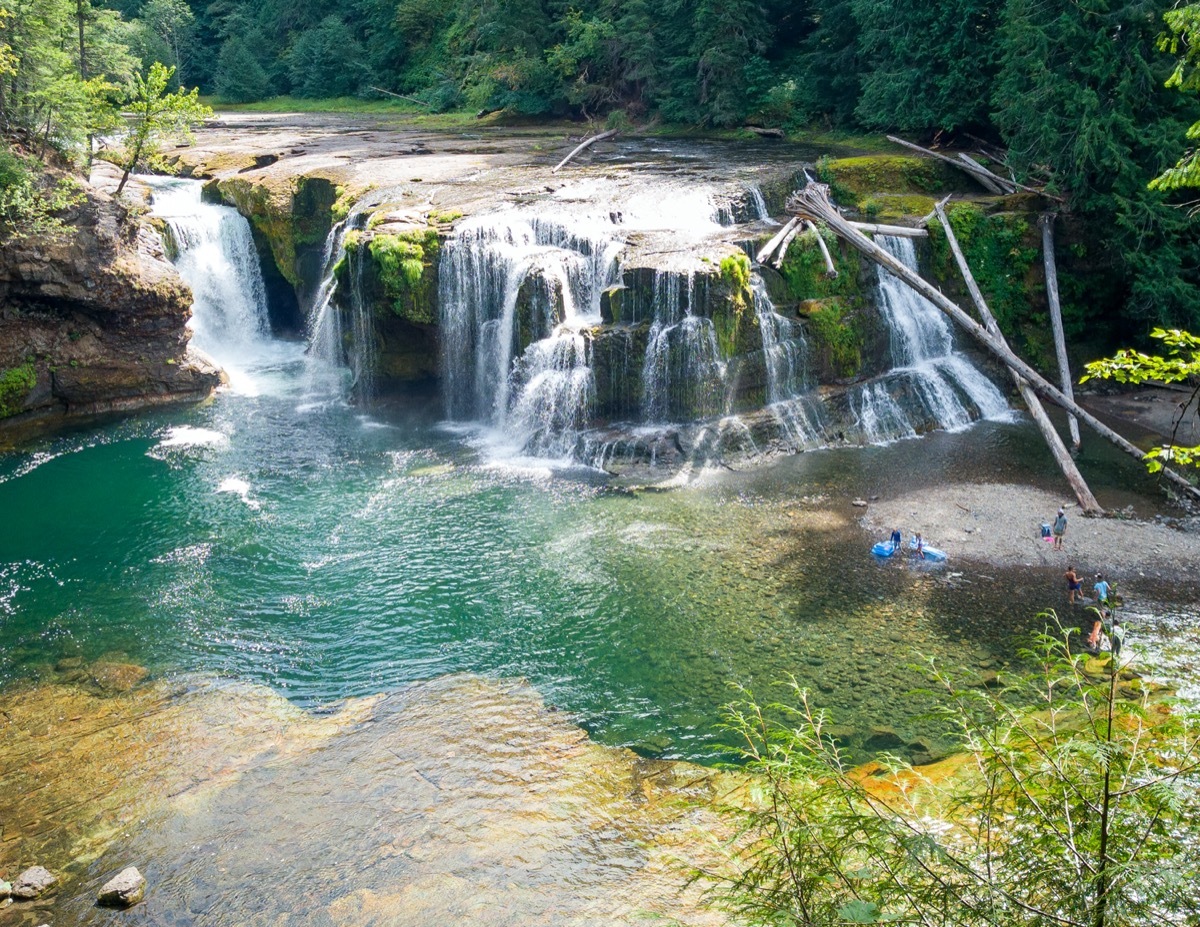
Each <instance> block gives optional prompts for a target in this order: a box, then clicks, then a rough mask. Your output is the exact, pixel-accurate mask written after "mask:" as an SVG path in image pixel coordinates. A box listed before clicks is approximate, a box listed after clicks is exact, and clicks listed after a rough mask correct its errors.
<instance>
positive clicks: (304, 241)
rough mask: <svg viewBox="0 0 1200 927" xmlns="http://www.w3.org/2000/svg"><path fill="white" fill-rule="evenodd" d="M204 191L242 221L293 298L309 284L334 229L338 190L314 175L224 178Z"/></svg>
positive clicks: (318, 273) (318, 270)
mask: <svg viewBox="0 0 1200 927" xmlns="http://www.w3.org/2000/svg"><path fill="white" fill-rule="evenodd" d="M205 191H206V194H207V195H209V196H213V197H215V198H216V199H219V200H221V201H223V202H225V203H226V204H228V205H230V206H233V207H234V208H235V209H236V210H237V211H238V212H240V213H241V214H242V215H243V216H245V217H246V219H247V220H248V221H249V222H250V225H251V227H252V228H253V230H254V231H255V232H256V233H257V234H256V238H259V237H260V236H261V239H260V240H261V241H262V242H265V243H266V245H267V248H268V249H269V250H270V254H271V257H273V258H274V261H275V266H276V267H277V268H278V269H279V272H280V273H281V274H282V275H283V277H284V279H285V280H287V282H288V283H290V284H291V285H292V287H293V288H295V289H296V290H297V292H299V291H301V290H302V289H303V288H304V287H305V286H306V285H307V284H309V283H310V282H311V278H312V277H313V276H314V272H313V268H312V267H311V265H312V264H313V263H314V258H315V259H316V261H319V259H320V254H321V252H322V251H323V248H324V244H325V239H326V237H327V236H328V235H329V230H330V229H331V228H332V226H333V211H334V204H335V203H336V202H337V200H338V195H339V190H338V188H337V186H336V185H335V183H334V182H333V181H332V180H330V179H328V178H326V177H320V176H316V175H303V176H295V177H276V176H273V175H256V176H255V178H254V179H249V178H245V177H226V178H220V179H217V180H212V181H209V183H208V185H207V186H206V187H205ZM319 275H320V268H319V267H318V268H316V271H315V276H319Z"/></svg>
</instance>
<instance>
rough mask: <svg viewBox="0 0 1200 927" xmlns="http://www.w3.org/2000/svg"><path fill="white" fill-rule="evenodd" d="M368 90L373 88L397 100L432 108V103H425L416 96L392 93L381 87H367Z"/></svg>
mask: <svg viewBox="0 0 1200 927" xmlns="http://www.w3.org/2000/svg"><path fill="white" fill-rule="evenodd" d="M367 89H368V90H374V91H375V92H376V93H382V94H384V95H385V96H389V97H395V98H396V99H397V100H407V101H408V102H409V103H416V104H417V106H424V107H425V108H426V109H433V104H432V103H426V102H425V101H424V100H418V99H417V98H416V97H410V96H405V95H404V94H403V93H392V91H390V90H384V89H383V88H382V87H368V88H367Z"/></svg>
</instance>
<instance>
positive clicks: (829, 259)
mask: <svg viewBox="0 0 1200 927" xmlns="http://www.w3.org/2000/svg"><path fill="white" fill-rule="evenodd" d="M804 225H805V227H806V228H810V229H812V233H813V234H814V235H816V236H817V247H818V248H820V249H821V256H822V257H824V258H825V276H826V277H828V278H829V279H830V280H836V279H837V275H838V272H837V267H836V266H835V265H834V263H833V255H831V254H830V253H829V245H827V244H825V238H824V236H822V235H821V230H820V229H819V228H817V227H816V225H814V224H813V223H812V222H805V223H804Z"/></svg>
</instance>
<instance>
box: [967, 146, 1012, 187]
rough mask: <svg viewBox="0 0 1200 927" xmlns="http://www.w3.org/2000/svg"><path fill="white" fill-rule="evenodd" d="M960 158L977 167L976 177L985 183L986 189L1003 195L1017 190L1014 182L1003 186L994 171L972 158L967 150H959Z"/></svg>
mask: <svg viewBox="0 0 1200 927" xmlns="http://www.w3.org/2000/svg"><path fill="white" fill-rule="evenodd" d="M958 160H960V161H962V162H963V163H965V164H969V165H971V167H973V168H976V169H977V170H976V172H975V173H974V176H975V179H976V180H978V181H979V182H980V183H981V184H983V187H984V189H985V190H988V191H990V192H992V193H999V194H1000V195H1002V196H1003V195H1005V194H1008V193H1016V192H1017V188H1016V187H1014V186H1013V185H1012V184H1005V185H1004V186H1001V185H1000V184H999V183H998V182H996V181H995V180H993V179H992V172H991V171H989V170H988V169H987V168H986V167H984V166H983V165H982V164H980V163H979V162H978V161H976V160H975V159H974V158H972V157H971V156H970V155H969V154H967V153H965V152H959V155H958Z"/></svg>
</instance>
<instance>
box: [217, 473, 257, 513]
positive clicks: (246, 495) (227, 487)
mask: <svg viewBox="0 0 1200 927" xmlns="http://www.w3.org/2000/svg"><path fill="white" fill-rule="evenodd" d="M217 492H222V493H232V494H233V495H235V496H237V497H239V498H240V499H241V500H242V501H243V502H244V503H246V505H248V506H249V507H250V508H252V509H257V508H260V507H261V503H259V502H258V501H256V500H254V499H251V498H250V484H249V483H247V482H246V481H245V480H243V479H241V478H240V477H237V476H227V477H226V478H225V479H223V480H221V482H220V485H218V486H217Z"/></svg>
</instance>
